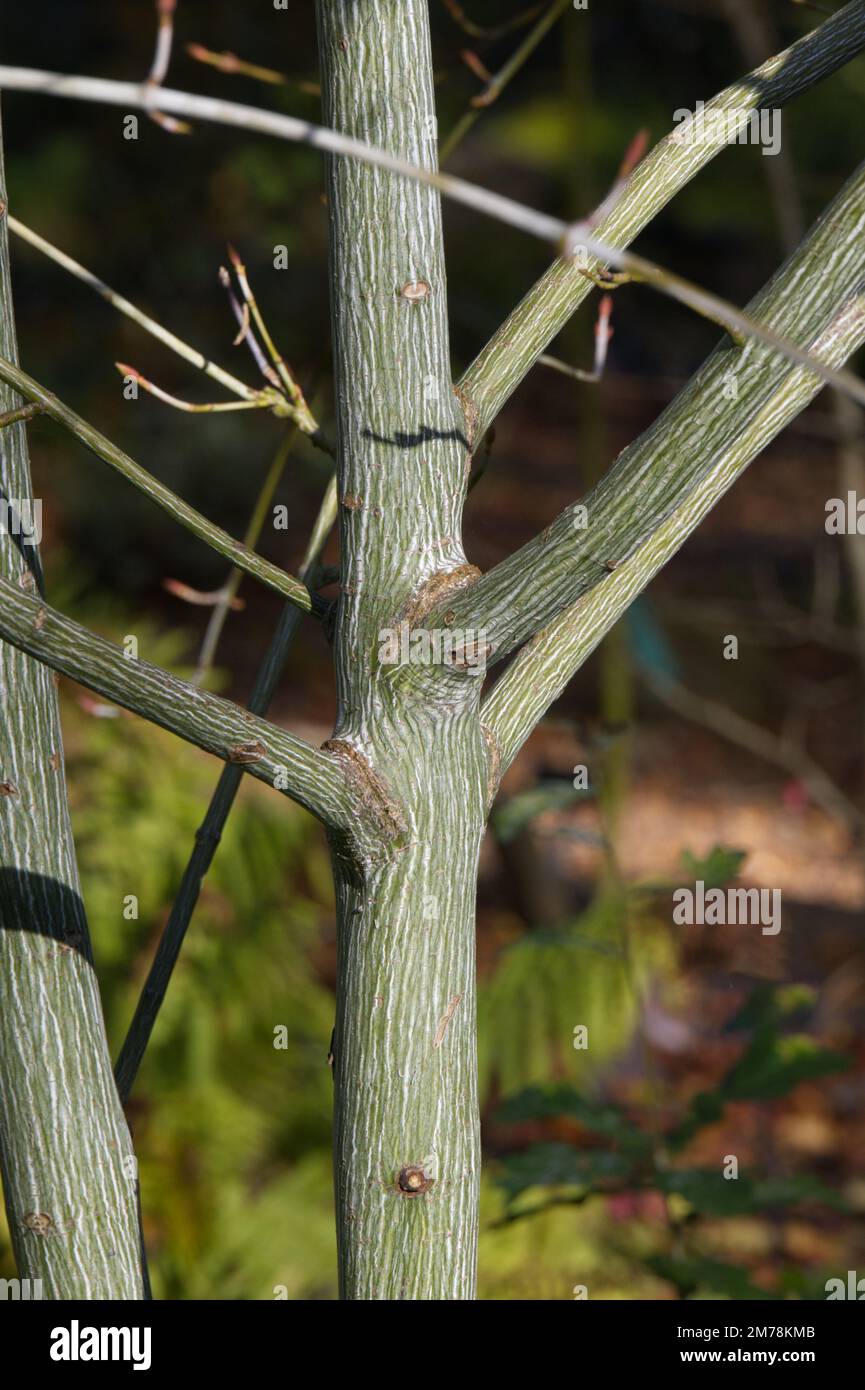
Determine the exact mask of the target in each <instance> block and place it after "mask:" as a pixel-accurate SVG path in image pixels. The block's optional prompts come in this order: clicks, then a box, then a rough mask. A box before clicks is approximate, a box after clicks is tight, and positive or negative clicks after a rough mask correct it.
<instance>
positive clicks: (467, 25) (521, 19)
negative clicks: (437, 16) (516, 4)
mask: <svg viewBox="0 0 865 1390" xmlns="http://www.w3.org/2000/svg"><path fill="white" fill-rule="evenodd" d="M443 3H444V6H445V9H446V10H447V12H448V14H449V15H450V17H451V19H453V20H454V21H455V22H456V23H457V24H458V25H459V26H460V28H461V29H462V30H463V31H464V33H466V34H470V35H471V37H472V38H473V39H500V38H502V37H503V36H504V35H505V34H509V33H511V32H512V31H513V30H514V29H522V28H523V27H524V26H525V25H526V24H531V22H532V20H533V19H534V17H535V15H536V14H539V13H540V11H541V10H542V9H543V8H544V6H543V0H541V3H540V4H539V5H530V6H529V8H528V9H527V10H521V11H520V12H519V14H515V15H514V16H513V18H512V19H506V20H504V21H503V23H501V24H496V25H493V26H490V27H488V28H484V27H483V25H481V24H475V23H474V22H473V20H471V19H469V17H468V15H467V14H466V12H465V10H464V9H463V7H462V5H458V4H457V0H443Z"/></svg>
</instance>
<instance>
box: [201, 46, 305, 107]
mask: <svg viewBox="0 0 865 1390" xmlns="http://www.w3.org/2000/svg"><path fill="white" fill-rule="evenodd" d="M186 51H187V53H188V54H189V56H190V58H193V59H194V60H195V62H196V63H205V64H206V65H207V66H208V67H211V68H216V69H217V70H218V71H219V72H224V73H228V75H229V76H232V77H251V78H252V79H253V81H254V82H267V83H268V84H269V85H271V86H274V87H276V86H279V87H295V88H296V89H297V91H299V92H304V93H305V94H306V95H307V96H312V97H318V96H321V87H320V86H319V84H318V83H317V82H304V81H301V80H300V79H299V78H295V77H287V76H286V74H285V73H284V72H277V71H276V70H275V69H274V68H262V67H259V66H258V65H257V64H256V63H247V62H244V60H243V59H242V58H238V56H237V54H236V53H214V52H213V50H212V49H209V48H204V47H203V45H202V44H200V43H188V44H187V45H186Z"/></svg>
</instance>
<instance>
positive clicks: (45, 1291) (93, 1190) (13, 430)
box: [0, 141, 143, 1299]
mask: <svg viewBox="0 0 865 1390" xmlns="http://www.w3.org/2000/svg"><path fill="white" fill-rule="evenodd" d="M0 199H2V220H0V354H2V355H3V356H4V357H7V358H12V359H13V360H17V348H16V342H15V326H14V318H13V313H12V297H11V290H10V283H9V255H8V241H7V230H6V222H5V210H6V189H5V180H4V177H3V167H2V141H0ZM21 403H22V402H21V401H20V400H19V398H18V397H17V396H16V395H15V394H14V392H12V391H10V390H9V389H8V388H7V387H5V386H2V387H0V413H3V412H6V411H9V410H12V409H14V408H17V407H18V406H20V405H21ZM0 478H2V498H0V502H2V503H3V504H5V503H7V502H8V501H9V500H10V499H11V500H13V501H15V502H16V503H17V502H23V501H25V500H27V501H29V500H30V499H31V497H32V492H31V483H30V466H29V460H28V454H27V437H26V433H25V427H24V425H23V424H21V423H15V424H9V425H6V426H5V427H3V428H0ZM25 515H26V511H25ZM10 518H14V513H11V514H9V513H7V514H6V518H5V519H6V521H7V522H8V521H9V520H10ZM0 572H2V574H3V575H4V576H5V577H7V578H10V579H12V580H13V581H14V582H15V583H16V584H19V585H20V586H21V587H22V588H25V589H28V588H32V589H33V590H34V591H35V590H41V587H42V574H41V570H40V567H39V556H38V550H37V548H36V547H35V546H33V545H30V544H27V543H25V540H24V538H23V537H22V535H21V534H18V535H15V534H13V528H12V527H9V526H7V527H6V529H5V531H3V530H2V528H0ZM119 925H120V914H119V912H118V928H119ZM0 1171H2V1176H3V1192H4V1196H5V1200H6V1211H7V1215H8V1220H9V1229H10V1232H11V1236H12V1245H13V1249H14V1251H15V1258H16V1261H17V1264H18V1272H19V1275H20V1276H21V1278H22V1279H29V1280H31V1281H33V1280H41V1296H42V1297H43V1298H52V1299H77V1298H87V1299H90V1298H96V1299H105V1298H107V1299H136V1298H141V1297H142V1295H143V1279H142V1259H141V1251H140V1245H139V1236H138V1214H137V1175H136V1169H135V1159H134V1158H133V1156H132V1142H131V1139H130V1136H129V1130H128V1128H127V1125H126V1121H125V1119H124V1116H123V1111H122V1110H121V1108H120V1102H119V1100H118V1097H117V1091H116V1089H115V1086H114V1080H113V1077H112V1075H111V1062H110V1059H109V1056H108V1046H107V1042H106V1038H105V1027H104V1023H103V1019H102V1007H101V1003H100V999H99V989H98V985H97V982H96V976H95V973H94V969H93V959H92V956H91V953H90V942H89V938H88V932H87V921H86V918H85V915H84V906H83V903H82V900H81V889H80V884H79V881H78V869H77V865H76V860H75V847H74V844H73V840H72V830H71V826H70V823H69V809H68V805H67V800H66V783H65V778H64V774H63V744H62V741H61V735H60V721H59V716H58V707H57V688H56V684H55V679H54V677H53V674H52V672H51V671H50V670H49V669H48V667H47V666H42V665H40V664H39V663H38V662H36V661H33V660H32V659H31V658H30V657H28V656H25V655H24V653H23V652H21V651H19V650H18V649H17V648H15V647H12V646H8V645H7V644H6V643H5V642H0ZM31 1293H33V1290H32V1288H31ZM34 1296H38V1295H34Z"/></svg>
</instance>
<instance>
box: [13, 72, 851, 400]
mask: <svg viewBox="0 0 865 1390" xmlns="http://www.w3.org/2000/svg"><path fill="white" fill-rule="evenodd" d="M3 87H8V88H14V89H16V90H18V91H30V92H43V93H45V94H46V95H51V96H61V97H72V98H75V99H77V100H82V101H99V102H105V103H107V104H108V105H111V106H144V107H145V108H146V107H147V105H148V97H147V94H146V88H142V87H141V86H136V85H135V83H133V82H114V81H111V80H110V79H107V78H101V77H71V76H62V75H61V74H59V73H51V72H41V71H38V70H36V69H31V68H11V67H0V89H2V88H3ZM160 105H161V106H162V107H163V108H164V109H165V110H168V111H182V112H184V113H185V114H187V115H191V116H194V117H197V118H198V119H199V120H204V121H216V122H218V123H220V124H223V125H232V126H238V127H240V128H242V129H245V130H256V131H259V132H261V133H262V134H266V135H275V136H277V137H280V138H282V139H285V140H294V141H300V142H302V143H304V144H308V145H312V146H314V147H315V148H317V149H322V150H326V151H327V152H328V153H330V154H335V155H344V156H346V157H348V158H351V159H358V160H361V161H362V162H363V163H366V164H371V165H373V166H375V167H377V168H380V169H385V170H387V171H388V172H389V173H393V174H398V175H400V176H401V177H404V178H409V179H414V180H416V181H418V182H420V183H424V184H427V185H428V186H429V187H431V188H435V189H437V190H438V191H439V192H440V193H442V194H443V195H444V196H445V197H448V198H451V199H453V200H454V201H456V202H459V203H462V204H464V205H465V206H466V207H470V208H473V209H475V211H477V212H481V213H484V214H485V215H487V216H489V217H493V218H495V219H497V220H498V221H500V222H505V223H507V224H508V225H510V226H512V227H516V228H519V229H520V230H522V231H525V232H528V233H530V234H531V235H533V236H536V237H539V238H540V239H541V240H543V241H547V242H551V243H552V244H553V245H555V246H556V247H558V248H559V250H560V252H561V253H562V254H563V255H564V256H565V257H570V258H572V257H580V258H586V257H589V256H591V257H594V258H595V260H596V261H598V262H599V263H600V265H602V266H609V265H612V266H614V267H615V268H616V269H617V270H619V271H623V272H625V273H626V274H628V275H629V276H631V277H633V278H634V279H638V280H642V281H644V282H645V283H646V284H649V285H652V286H653V288H655V289H658V290H660V291H661V292H662V293H664V294H668V295H670V296H671V297H672V298H673V299H677V300H679V302H680V303H682V304H685V305H687V306H688V307H689V308H691V309H694V310H696V312H697V313H699V314H702V315H704V316H705V317H708V318H710V319H713V320H714V321H716V322H717V323H719V324H721V325H722V326H723V327H724V328H726V329H727V330H728V331H729V332H731V333H732V334H733V335H734V336H735V335H744V336H745V337H747V338H756V339H757V341H758V342H762V343H764V344H765V345H766V346H768V347H771V348H773V349H774V350H775V351H776V352H778V353H779V354H780V355H781V356H782V357H786V358H787V359H788V360H789V361H791V362H794V363H796V364H797V365H800V366H806V367H808V368H810V370H811V371H813V372H814V373H815V374H816V375H817V376H819V377H820V378H821V380H823V381H826V382H828V383H829V384H830V385H832V386H835V387H836V388H837V389H838V390H839V391H844V392H845V393H846V394H847V395H849V396H852V397H853V399H854V400H857V401H859V402H860V404H862V405H865V384H863V382H862V381H860V379H859V378H858V377H857V376H855V375H854V374H853V373H852V372H850V371H847V370H844V371H833V370H832V369H831V368H829V367H827V366H826V365H825V364H824V363H822V362H820V361H818V360H817V359H816V358H814V357H812V356H811V355H810V354H809V353H807V352H805V351H803V349H801V348H798V347H796V345H795V344H793V343H789V342H787V341H786V340H785V339H783V338H780V337H778V336H777V335H776V334H774V333H771V332H770V331H769V330H768V329H765V328H764V327H763V326H762V325H761V324H759V323H756V322H755V321H754V320H753V319H750V318H748V317H747V316H746V315H745V314H743V313H742V312H741V310H739V309H737V308H735V307H734V306H733V305H732V304H728V303H727V302H726V301H725V300H722V299H719V298H718V297H717V296H716V295H713V294H711V293H710V292H709V291H708V290H703V289H701V288H700V287H699V286H697V285H693V284H691V282H690V281H688V280H684V279H682V278H681V277H680V276H678V275H674V274H672V273H671V272H670V271H667V270H664V269H663V268H662V267H661V266H659V265H656V264H654V262H652V261H648V260H645V259H644V258H643V257H642V256H635V255H634V254H633V253H632V252H630V251H623V250H620V249H619V248H618V247H615V246H611V245H609V244H608V243H607V242H605V241H600V240H598V239H597V238H596V237H595V236H593V235H592V222H591V221H590V220H586V221H583V222H577V223H568V222H564V221H563V220H562V219H561V218H559V217H552V216H550V215H549V214H548V213H543V212H538V211H537V210H536V209H534V208H529V207H526V206H525V205H524V204H522V203H518V202H516V201H515V200H514V199H513V198H506V197H505V196H504V195H503V194H501V193H494V192H492V191H491V190H490V189H486V188H480V187H479V186H478V185H476V184H471V183H468V182H466V180H465V179H458V178H454V177H453V175H451V174H440V173H436V172H434V171H432V170H429V169H422V168H420V167H419V166H417V165H414V164H411V163H409V162H408V161H406V160H404V159H400V158H398V157H397V156H396V155H391V154H388V153H387V151H385V150H381V149H376V148H375V147H374V146H372V145H366V144H364V142H363V141H361V140H356V139H354V137H352V136H348V135H342V134H340V133H339V132H338V131H334V130H327V129H325V128H324V127H323V126H317V125H313V124H311V123H310V122H309V121H302V120H299V119H298V118H297V117H296V116H283V115H280V114H278V113H276V112H272V111H262V110H260V109H259V108H257V107H254V106H242V105H240V104H238V103H235V102H230V101H221V100H218V99H217V98H214V97H204V96H197V95H193V94H192V93H189V92H178V91H174V90H172V89H171V88H168V87H165V88H161V89H160ZM749 114H750V112H749V111H748V110H747V109H746V108H744V107H743V108H741V109H740V110H738V111H732V112H730V113H729V115H730V121H731V124H732V126H733V129H732V130H729V129H728V132H727V134H728V138H732V136H733V135H734V134H735V133H737V131H738V127H737V125H736V122H737V121H745V120H747V119H748V117H749ZM680 135H681V132H680ZM683 138H684V137H683Z"/></svg>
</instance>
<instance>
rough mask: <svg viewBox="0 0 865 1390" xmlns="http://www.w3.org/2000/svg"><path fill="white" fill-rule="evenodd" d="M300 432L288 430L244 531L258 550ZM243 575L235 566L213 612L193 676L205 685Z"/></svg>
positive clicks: (248, 543)
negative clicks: (271, 505)
mask: <svg viewBox="0 0 865 1390" xmlns="http://www.w3.org/2000/svg"><path fill="white" fill-rule="evenodd" d="M299 433H300V431H299V430H298V428H297V426H296V425H295V426H294V427H293V428H292V429H290V430H288V431H287V432H286V434H285V435H284V436H283V438H282V441H281V443H280V445H279V448H278V449H277V451H276V454H275V455H274V458H273V460H272V462H271V465H270V467H269V468H268V470H267V475H266V477H265V479H264V482H263V483H262V485H261V488H260V490H259V494H258V497H257V498H256V501H255V506H254V507H253V509H252V515H251V516H250V518H249V522H248V523H247V527H246V531H245V532H244V535H243V544H244V545H245V546H248V548H249V549H250V550H254V549H255V547H256V546H257V544H258V539H259V537H260V535H261V532H262V528H263V527H264V522H265V519H266V517H267V513H268V510H269V508H270V504H271V502H272V500H273V495H274V493H275V492H276V489H277V487H278V486H279V481H280V479H281V477H282V475H283V473H284V472H285V465H286V464H287V462H288V460H289V458H290V456H291V451H292V449H293V448H294V446H295V444H296V443H297V439H298V435H299ZM242 579H243V571H242V570H239V569H236V568H235V569H232V571H231V572H230V574H229V575H228V576H227V578H226V581H225V583H224V584H223V586H222V589H221V590H220V596H219V602H218V603H217V604H216V606H215V608H214V610H213V612H212V613H211V615H210V621H209V622H208V624H207V629H206V631H205V634H204V639H203V641H202V643H201V651H200V652H199V654H198V662H197V664H196V667H195V672H194V674H193V677H192V683H193V685H201V684H202V683H203V682H204V680H205V678H206V676H207V673H208V671H209V670H210V668H211V666H212V665H213V663H214V661H215V659H216V649H217V647H218V645H219V639H220V637H221V635H222V629H223V628H224V627H225V622H226V619H227V618H228V614H229V612H230V611H231V609H232V608H233V607H234V604H235V601H236V596H237V591H238V589H239V588H240V583H241V580H242Z"/></svg>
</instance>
